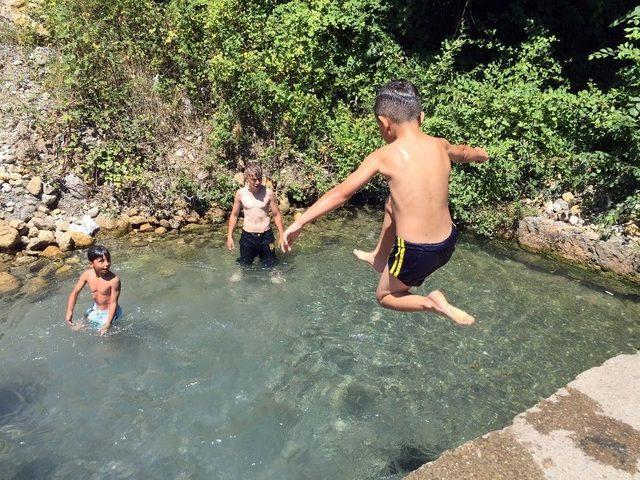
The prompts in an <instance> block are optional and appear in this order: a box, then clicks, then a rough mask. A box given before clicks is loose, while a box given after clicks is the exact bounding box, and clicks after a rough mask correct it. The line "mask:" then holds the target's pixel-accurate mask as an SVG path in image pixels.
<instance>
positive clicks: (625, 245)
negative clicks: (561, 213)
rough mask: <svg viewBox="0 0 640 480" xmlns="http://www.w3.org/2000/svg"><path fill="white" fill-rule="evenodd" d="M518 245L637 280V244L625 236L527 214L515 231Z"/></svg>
mask: <svg viewBox="0 0 640 480" xmlns="http://www.w3.org/2000/svg"><path fill="white" fill-rule="evenodd" d="M517 239H518V242H519V243H520V245H522V246H523V247H525V248H527V249H529V250H533V251H534V252H545V253H551V254H554V255H557V256H559V257H561V258H564V259H566V260H570V261H574V262H578V263H581V264H583V265H585V266H588V267H591V268H596V269H600V270H605V271H609V272H614V273H616V274H618V275H622V276H624V277H626V278H628V279H629V280H632V281H634V282H636V283H640V244H638V243H636V242H635V241H633V240H630V239H628V238H625V237H617V236H613V237H611V238H609V239H607V240H603V239H601V238H600V235H599V234H598V233H596V232H595V231H592V230H589V229H587V228H583V227H578V226H573V225H569V224H567V223H564V222H559V221H555V220H552V219H549V218H546V217H526V218H523V219H522V220H521V221H520V224H519V226H518V231H517Z"/></svg>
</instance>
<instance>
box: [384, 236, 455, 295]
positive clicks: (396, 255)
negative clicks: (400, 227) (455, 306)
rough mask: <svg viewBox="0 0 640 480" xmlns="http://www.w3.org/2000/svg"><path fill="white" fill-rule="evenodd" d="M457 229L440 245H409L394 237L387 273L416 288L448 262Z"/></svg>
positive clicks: (409, 243) (453, 248) (453, 247)
mask: <svg viewBox="0 0 640 480" xmlns="http://www.w3.org/2000/svg"><path fill="white" fill-rule="evenodd" d="M457 240H458V229H457V228H456V226H455V225H452V228H451V235H449V237H448V238H447V239H446V240H444V241H442V242H440V243H411V242H405V241H404V240H403V239H402V238H400V237H396V241H395V243H394V244H393V249H392V250H391V253H390V254H389V259H388V260H387V264H388V265H389V273H390V274H391V275H393V276H394V277H396V278H397V279H398V280H400V281H401V282H402V283H404V284H405V285H408V286H410V287H417V286H420V285H422V282H424V279H425V278H427V277H428V276H429V275H431V274H432V273H433V272H435V271H436V270H437V269H439V268H440V267H442V266H443V265H444V264H445V263H447V262H448V261H449V259H450V258H451V255H453V251H454V250H455V248H456V241H457Z"/></svg>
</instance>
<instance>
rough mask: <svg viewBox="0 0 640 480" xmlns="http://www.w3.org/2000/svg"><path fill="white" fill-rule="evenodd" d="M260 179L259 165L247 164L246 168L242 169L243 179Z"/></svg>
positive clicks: (260, 169) (260, 168) (254, 163)
mask: <svg viewBox="0 0 640 480" xmlns="http://www.w3.org/2000/svg"><path fill="white" fill-rule="evenodd" d="M247 177H251V178H262V167H261V166H260V164H259V163H256V162H249V163H247V166H246V167H244V178H247Z"/></svg>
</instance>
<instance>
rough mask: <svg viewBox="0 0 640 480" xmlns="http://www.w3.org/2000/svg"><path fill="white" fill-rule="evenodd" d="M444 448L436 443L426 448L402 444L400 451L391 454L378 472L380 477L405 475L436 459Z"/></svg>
mask: <svg viewBox="0 0 640 480" xmlns="http://www.w3.org/2000/svg"><path fill="white" fill-rule="evenodd" d="M445 450H446V448H444V447H440V446H436V445H434V446H431V447H427V448H418V447H415V446H412V445H403V446H401V447H400V451H399V452H397V453H395V454H394V455H393V456H392V458H391V460H390V461H389V463H388V465H387V466H386V468H385V469H384V470H383V471H382V472H380V477H382V478H384V477H385V476H389V475H405V474H407V473H409V472H412V471H414V470H416V469H417V468H420V467H421V466H422V465H424V464H425V463H428V462H433V461H434V460H437V459H438V457H439V456H440V455H441V454H442V453H443V452H444V451H445Z"/></svg>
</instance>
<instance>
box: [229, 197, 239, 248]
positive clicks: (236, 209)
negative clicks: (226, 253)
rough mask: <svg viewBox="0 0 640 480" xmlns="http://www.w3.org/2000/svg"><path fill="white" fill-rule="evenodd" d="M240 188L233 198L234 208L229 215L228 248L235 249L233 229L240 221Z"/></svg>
mask: <svg viewBox="0 0 640 480" xmlns="http://www.w3.org/2000/svg"><path fill="white" fill-rule="evenodd" d="M240 207H241V202H240V190H238V191H236V195H235V197H234V199H233V208H232V209H231V214H230V215H229V228H228V229H227V249H229V250H233V229H234V228H236V223H238V215H239V214H240Z"/></svg>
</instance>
